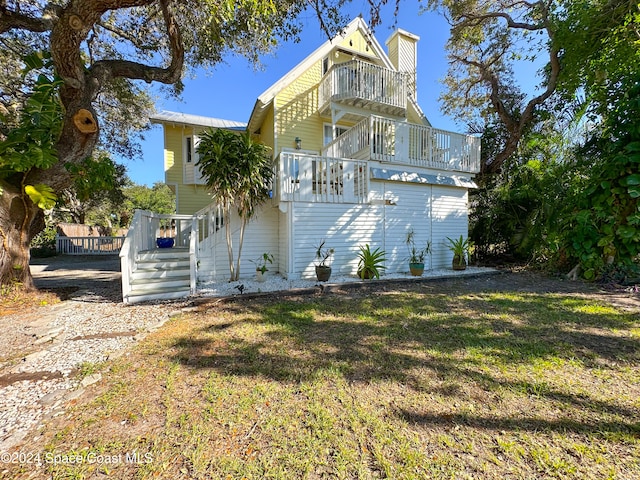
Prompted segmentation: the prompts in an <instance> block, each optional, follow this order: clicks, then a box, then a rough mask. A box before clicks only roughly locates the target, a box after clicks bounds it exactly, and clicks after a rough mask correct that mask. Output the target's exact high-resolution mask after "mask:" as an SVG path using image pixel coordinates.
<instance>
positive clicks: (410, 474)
mask: <svg viewBox="0 0 640 480" xmlns="http://www.w3.org/2000/svg"><path fill="white" fill-rule="evenodd" d="M505 285H507V288H504V289H502V290H495V289H488V288H487V289H483V288H480V287H478V285H475V286H474V284H473V282H470V281H465V282H462V281H448V282H441V283H435V284H427V283H425V284H416V285H414V286H403V287H402V289H398V290H397V291H395V292H386V294H385V295H375V294H373V293H372V292H369V293H371V294H365V293H363V292H359V293H358V292H355V293H354V292H350V293H348V292H347V293H345V294H339V295H326V296H320V297H309V298H286V297H283V296H280V297H278V298H271V299H262V300H255V299H254V300H251V301H242V300H239V301H237V302H235V303H229V304H227V305H226V306H223V307H217V308H216V309H215V310H214V309H212V310H209V311H206V312H203V313H200V314H190V315H186V316H184V317H182V318H178V319H175V320H173V321H171V322H170V323H168V324H167V325H166V326H165V327H164V328H163V329H162V330H161V331H159V332H157V333H155V334H153V335H152V336H150V337H148V338H147V339H146V340H145V341H144V342H142V343H141V344H139V345H138V347H137V348H136V349H135V351H134V352H133V353H132V354H130V355H129V356H127V357H126V358H123V359H121V360H120V361H118V362H117V363H115V364H112V365H111V367H110V368H109V370H108V371H105V375H106V376H107V381H106V383H104V384H103V385H102V386H101V387H100V389H101V391H100V392H99V394H98V395H97V397H96V398H95V399H93V400H92V401H87V402H85V403H83V404H81V405H79V406H78V407H77V408H76V409H75V410H73V411H71V412H70V413H69V414H68V415H67V417H66V418H64V419H61V420H59V421H57V422H55V423H52V425H51V426H50V427H49V428H48V429H47V430H46V431H45V433H44V435H43V437H42V440H41V441H40V443H39V444H37V445H36V447H38V448H40V449H41V451H42V452H43V454H44V453H47V452H48V453H49V455H50V456H52V455H68V456H70V455H72V454H74V455H75V454H78V455H80V456H81V458H82V459H84V461H80V462H77V463H75V464H71V463H69V462H67V463H65V462H59V463H58V464H54V463H48V464H45V465H43V466H41V467H40V470H38V472H39V474H42V475H43V476H44V475H50V476H52V477H53V478H103V477H104V476H105V475H107V476H109V477H110V478H203V479H209V478H212V479H225V478H230V479H242V478H247V479H260V478H279V479H293V478H307V479H319V478H344V479H355V478H362V479H369V478H393V479H424V478H434V479H439V478H443V479H444V478H446V479H450V478H454V479H465V478H469V479H477V478H482V479H485V478H486V479H505V478H507V479H531V478H536V479H538V478H580V479H603V478H616V479H625V480H629V479H634V478H640V474H639V472H640V464H639V459H640V423H639V418H640V417H639V413H640V401H639V399H640V371H639V360H640V348H639V345H638V326H639V325H638V318H637V316H634V314H632V313H625V312H623V311H620V310H617V309H615V308H613V307H610V306H608V305H606V304H602V303H599V302H597V301H592V300H586V299H584V298H577V297H575V296H573V295H571V294H554V293H535V292H522V291H514V290H509V285H510V284H509V283H508V282H507V283H505ZM38 445H39V446H38ZM34 448H35V447H34ZM133 452H137V454H136V455H137V456H135V457H133V456H132V455H133ZM96 455H103V456H112V457H115V458H119V459H120V461H118V462H113V463H110V464H107V463H105V462H102V463H98V462H93V463H92V462H90V461H89V460H90V459H91V458H94V459H95V458H101V457H96ZM127 455H129V457H128V458H129V460H127ZM102 458H106V457H102ZM132 459H133V460H139V461H133V460H132ZM28 467H29V470H27V466H22V468H23V471H22V474H24V476H27V475H28V472H30V471H31V468H30V467H31V466H28ZM6 475H10V476H12V477H14V476H20V475H21V473H20V471H18V470H11V471H8V472H6Z"/></svg>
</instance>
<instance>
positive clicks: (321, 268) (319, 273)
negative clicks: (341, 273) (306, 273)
mask: <svg viewBox="0 0 640 480" xmlns="http://www.w3.org/2000/svg"><path fill="white" fill-rule="evenodd" d="M325 242H326V240H324V239H323V240H322V241H321V242H320V243H319V244H318V246H316V247H315V249H316V264H315V265H316V278H317V279H318V281H319V282H326V281H327V280H329V278H330V277H331V265H329V261H330V260H331V256H332V255H333V252H334V249H333V248H325V246H324V244H325Z"/></svg>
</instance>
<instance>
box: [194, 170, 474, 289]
mask: <svg viewBox="0 0 640 480" xmlns="http://www.w3.org/2000/svg"><path fill="white" fill-rule="evenodd" d="M370 200H371V203H369V204H358V205H353V204H340V203H310V202H309V203H308V202H287V203H285V204H283V205H282V206H281V209H277V208H274V207H273V206H272V205H271V204H268V205H267V206H265V207H263V209H262V210H261V211H260V212H259V213H258V214H257V215H256V218H255V219H254V220H253V221H252V222H251V223H249V225H248V226H247V231H246V233H245V243H244V246H243V254H242V265H241V275H240V276H241V278H251V277H252V276H253V275H254V270H255V267H254V265H253V264H252V263H250V262H249V260H250V259H256V258H258V257H260V255H261V254H262V253H263V252H270V253H272V254H273V255H274V256H275V263H274V265H273V266H270V268H269V270H270V271H271V272H274V273H275V272H280V273H281V274H283V275H285V276H287V277H289V278H300V277H302V278H315V270H314V260H315V248H314V247H315V246H316V245H318V243H319V242H320V241H321V240H322V239H326V246H327V247H330V248H334V249H335V254H334V256H333V260H332V267H333V271H334V274H336V275H355V274H356V270H357V263H358V261H357V254H358V251H359V246H360V245H365V244H367V243H368V244H369V245H370V246H371V248H372V249H375V248H378V247H380V248H382V249H383V250H385V252H386V256H387V261H386V263H385V266H386V271H387V272H389V273H396V272H407V270H408V255H409V252H408V250H407V246H406V244H405V239H406V235H407V232H408V231H409V229H410V228H413V229H414V231H415V238H416V246H417V247H418V248H421V247H423V246H424V245H425V243H426V242H427V241H428V240H430V241H431V246H432V254H431V257H430V258H428V259H427V261H426V262H425V263H426V265H425V266H426V267H427V268H443V267H444V268H447V267H450V266H451V258H452V256H451V252H450V251H449V249H448V248H447V246H446V242H445V239H446V238H447V237H451V238H457V237H459V236H460V235H463V236H464V237H466V236H467V232H468V217H467V191H466V189H464V188H457V187H444V186H437V185H426V184H417V183H403V182H382V181H374V182H371V191H370ZM233 224H234V228H233V231H234V248H235V249H236V250H235V253H236V254H237V245H238V243H237V242H238V231H237V230H238V226H239V224H238V223H237V220H236V219H234V220H233ZM214 252H215V254H214ZM203 253H204V255H203V256H202V257H201V260H200V272H201V275H200V280H201V281H210V280H218V281H224V280H226V279H228V277H229V266H228V259H227V248H226V241H225V236H224V230H220V231H219V232H218V236H217V238H216V244H215V249H214V251H212V252H210V253H211V254H210V255H206V252H203ZM209 270H210V273H208V271H209ZM205 272H207V273H205Z"/></svg>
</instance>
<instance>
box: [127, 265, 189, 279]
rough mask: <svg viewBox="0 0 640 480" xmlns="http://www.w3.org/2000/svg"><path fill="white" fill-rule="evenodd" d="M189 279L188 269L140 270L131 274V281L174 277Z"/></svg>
mask: <svg viewBox="0 0 640 480" xmlns="http://www.w3.org/2000/svg"><path fill="white" fill-rule="evenodd" d="M185 275H186V276H187V277H189V276H190V275H191V270H190V269H189V268H175V269H157V268H140V267H138V269H137V270H136V271H135V272H133V273H132V274H131V280H132V281H136V280H140V279H149V280H151V279H162V278H164V279H169V278H172V279H173V278H175V277H183V276H185Z"/></svg>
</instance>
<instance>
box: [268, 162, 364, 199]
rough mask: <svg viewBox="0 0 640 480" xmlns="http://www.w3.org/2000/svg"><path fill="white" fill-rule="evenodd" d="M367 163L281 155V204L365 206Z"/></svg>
mask: <svg viewBox="0 0 640 480" xmlns="http://www.w3.org/2000/svg"><path fill="white" fill-rule="evenodd" d="M368 189H369V172H368V167H367V162H366V161H359V160H347V159H344V158H332V157H325V156H318V155H307V154H301V153H293V152H282V153H281V154H280V161H279V170H278V172H277V197H278V199H279V200H280V201H284V202H288V201H302V202H325V203H364V202H366V201H367V200H368V195H369V191H368Z"/></svg>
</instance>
